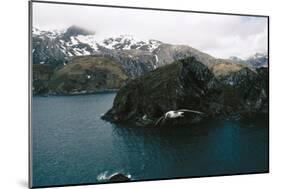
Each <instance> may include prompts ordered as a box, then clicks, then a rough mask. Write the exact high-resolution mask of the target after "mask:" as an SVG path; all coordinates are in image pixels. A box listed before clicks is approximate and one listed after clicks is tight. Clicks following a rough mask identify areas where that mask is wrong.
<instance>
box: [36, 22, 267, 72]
mask: <svg viewBox="0 0 281 189" xmlns="http://www.w3.org/2000/svg"><path fill="white" fill-rule="evenodd" d="M32 44H33V49H32V53H33V63H34V64H50V65H66V64H68V63H69V62H71V60H72V58H73V57H76V56H89V55H91V56H102V57H107V58H111V59H114V61H115V62H116V63H119V64H120V65H121V66H122V67H123V68H124V70H125V71H126V73H127V74H128V75H129V76H131V77H136V76H140V75H142V74H143V73H145V72H147V71H151V70H154V69H156V68H158V67H159V66H162V65H166V64H170V63H172V62H174V61H175V60H179V59H183V58H186V57H190V56H193V57H195V58H196V59H197V60H198V61H200V62H202V63H203V64H205V65H207V66H208V67H211V66H212V65H214V64H216V63H218V62H224V61H225V60H223V59H220V60H219V61H218V59H216V58H214V57H212V56H210V55H208V54H206V53H203V52H201V51H199V50H197V49H194V48H192V47H190V46H187V45H172V44H167V43H163V42H161V41H158V40H153V39H151V40H136V39H135V38H134V37H133V36H130V35H120V36H117V37H107V38H101V37H99V36H98V35H97V34H95V32H93V31H89V30H86V29H83V28H80V27H77V26H71V27H69V28H67V29H66V30H60V31H59V30H54V31H42V30H39V29H37V28H33V43H32ZM231 61H232V62H238V63H240V64H246V65H247V66H249V65H251V66H254V67H260V66H264V64H265V62H267V59H266V57H264V56H262V55H261V54H256V56H253V57H251V58H249V59H248V60H247V61H244V60H241V61H240V59H239V58H236V59H234V58H232V60H231Z"/></svg>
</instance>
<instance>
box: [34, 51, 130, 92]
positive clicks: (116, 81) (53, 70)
mask: <svg viewBox="0 0 281 189" xmlns="http://www.w3.org/2000/svg"><path fill="white" fill-rule="evenodd" d="M127 78H128V77H127V74H126V73H125V72H124V70H123V68H122V67H121V66H120V65H119V64H116V63H115V62H114V61H113V60H112V59H110V58H105V57H99V56H81V57H74V58H72V60H71V63H69V64H67V65H65V66H57V67H55V66H52V65H48V64H42V65H40V64H34V65H33V94H38V95H69V94H84V93H94V92H100V91H106V90H115V89H118V88H120V87H121V86H122V85H123V84H124V83H125V81H126V80H127Z"/></svg>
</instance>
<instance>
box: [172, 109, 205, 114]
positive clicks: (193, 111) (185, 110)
mask: <svg viewBox="0 0 281 189" xmlns="http://www.w3.org/2000/svg"><path fill="white" fill-rule="evenodd" d="M177 112H191V113H196V114H204V113H203V112H199V111H196V110H188V109H181V110H177Z"/></svg>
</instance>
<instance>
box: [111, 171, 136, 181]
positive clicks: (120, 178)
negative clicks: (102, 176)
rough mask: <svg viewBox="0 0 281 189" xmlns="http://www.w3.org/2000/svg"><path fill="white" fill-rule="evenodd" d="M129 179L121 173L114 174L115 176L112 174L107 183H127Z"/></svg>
mask: <svg viewBox="0 0 281 189" xmlns="http://www.w3.org/2000/svg"><path fill="white" fill-rule="evenodd" d="M130 180H131V179H130V178H129V177H128V176H126V175H124V174H122V173H116V174H113V175H111V176H110V177H109V179H108V181H109V182H127V181H130Z"/></svg>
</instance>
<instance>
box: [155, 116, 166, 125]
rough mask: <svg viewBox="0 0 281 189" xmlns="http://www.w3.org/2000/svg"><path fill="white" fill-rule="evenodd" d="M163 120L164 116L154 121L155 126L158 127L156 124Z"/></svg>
mask: <svg viewBox="0 0 281 189" xmlns="http://www.w3.org/2000/svg"><path fill="white" fill-rule="evenodd" d="M163 119H165V118H164V116H161V117H160V118H159V119H158V120H157V121H156V123H155V125H158V124H159V123H160V121H162V120H163Z"/></svg>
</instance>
